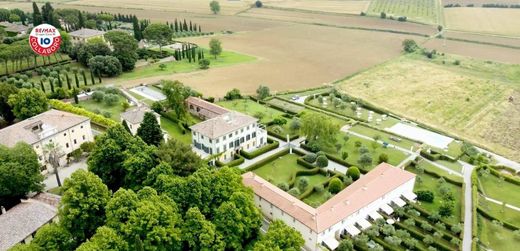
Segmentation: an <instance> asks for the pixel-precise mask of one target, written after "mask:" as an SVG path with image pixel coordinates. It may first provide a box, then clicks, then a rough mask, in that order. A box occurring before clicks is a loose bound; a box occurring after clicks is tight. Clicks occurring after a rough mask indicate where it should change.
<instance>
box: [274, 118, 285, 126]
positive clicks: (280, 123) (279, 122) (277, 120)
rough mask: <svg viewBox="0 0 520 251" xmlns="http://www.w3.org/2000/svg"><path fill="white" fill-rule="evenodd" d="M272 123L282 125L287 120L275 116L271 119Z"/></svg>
mask: <svg viewBox="0 0 520 251" xmlns="http://www.w3.org/2000/svg"><path fill="white" fill-rule="evenodd" d="M272 124H273V125H280V126H282V125H285V124H287V120H286V119H284V118H275V119H273V122H272Z"/></svg>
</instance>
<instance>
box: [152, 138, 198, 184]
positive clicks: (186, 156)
mask: <svg viewBox="0 0 520 251" xmlns="http://www.w3.org/2000/svg"><path fill="white" fill-rule="evenodd" d="M155 155H157V157H158V159H159V160H160V161H163V163H165V164H167V165H169V166H170V168H171V170H172V173H173V174H175V175H178V176H184V177H185V176H189V175H191V174H192V173H194V172H195V171H197V170H198V169H199V168H201V167H203V166H204V163H203V162H202V159H201V158H200V157H199V156H198V155H197V154H195V153H194V152H193V151H191V146H190V145H188V144H184V143H182V142H181V141H178V140H176V139H170V140H168V142H166V143H164V144H162V145H160V146H159V147H158V148H157V150H156V152H155Z"/></svg>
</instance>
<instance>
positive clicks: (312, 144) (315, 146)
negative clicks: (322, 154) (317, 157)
mask: <svg viewBox="0 0 520 251" xmlns="http://www.w3.org/2000/svg"><path fill="white" fill-rule="evenodd" d="M307 147H308V148H309V151H311V152H313V153H317V152H319V151H320V150H321V148H320V145H319V144H318V142H316V141H311V142H309V144H307Z"/></svg>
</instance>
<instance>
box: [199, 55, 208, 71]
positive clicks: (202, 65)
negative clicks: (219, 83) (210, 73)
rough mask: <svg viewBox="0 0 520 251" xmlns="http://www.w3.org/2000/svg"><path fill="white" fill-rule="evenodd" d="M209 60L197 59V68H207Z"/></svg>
mask: <svg viewBox="0 0 520 251" xmlns="http://www.w3.org/2000/svg"><path fill="white" fill-rule="evenodd" d="M209 65H210V61H209V59H207V58H203V59H201V60H199V68H200V69H202V70H206V69H209Z"/></svg>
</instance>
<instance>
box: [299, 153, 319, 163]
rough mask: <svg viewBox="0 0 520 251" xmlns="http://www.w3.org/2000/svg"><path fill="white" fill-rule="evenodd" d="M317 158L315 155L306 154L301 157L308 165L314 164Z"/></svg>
mask: <svg viewBox="0 0 520 251" xmlns="http://www.w3.org/2000/svg"><path fill="white" fill-rule="evenodd" d="M317 157H318V156H317V155H316V154H315V153H308V154H306V155H305V156H304V157H303V159H304V160H305V161H307V162H309V163H314V162H316V158H317Z"/></svg>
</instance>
